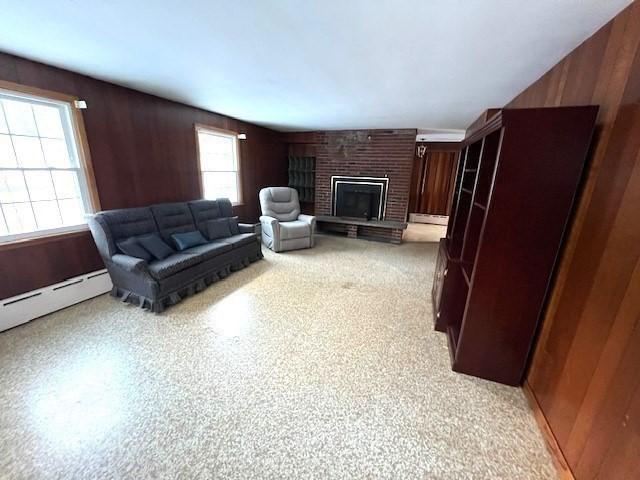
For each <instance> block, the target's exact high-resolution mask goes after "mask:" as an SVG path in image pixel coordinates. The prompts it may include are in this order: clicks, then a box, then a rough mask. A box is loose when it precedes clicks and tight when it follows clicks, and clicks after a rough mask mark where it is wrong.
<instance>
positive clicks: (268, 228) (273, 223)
mask: <svg viewBox="0 0 640 480" xmlns="http://www.w3.org/2000/svg"><path fill="white" fill-rule="evenodd" d="M260 225H262V231H263V232H264V233H266V234H267V235H269V236H270V237H271V238H280V223H279V222H278V219H277V218H273V217H270V216H268V215H262V216H261V217H260Z"/></svg>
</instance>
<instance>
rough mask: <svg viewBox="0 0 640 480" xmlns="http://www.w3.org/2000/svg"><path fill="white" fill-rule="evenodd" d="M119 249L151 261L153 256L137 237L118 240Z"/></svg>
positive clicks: (132, 255) (131, 255) (126, 253)
mask: <svg viewBox="0 0 640 480" xmlns="http://www.w3.org/2000/svg"><path fill="white" fill-rule="evenodd" d="M116 245H117V246H118V250H120V251H121V252H122V253H124V254H125V255H129V256H130V257H136V258H141V259H142V260H145V261H147V262H148V261H149V260H151V259H152V258H153V257H152V256H151V254H150V253H149V252H147V251H146V250H145V249H144V248H143V247H142V246H141V245H140V244H139V243H138V240H136V239H135V237H130V238H127V239H126V240H123V241H121V242H117V243H116Z"/></svg>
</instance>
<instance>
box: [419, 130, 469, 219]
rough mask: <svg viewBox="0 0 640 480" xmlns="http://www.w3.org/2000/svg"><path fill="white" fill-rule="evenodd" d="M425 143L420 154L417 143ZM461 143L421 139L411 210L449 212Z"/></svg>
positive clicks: (447, 213)
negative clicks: (423, 152)
mask: <svg viewBox="0 0 640 480" xmlns="http://www.w3.org/2000/svg"><path fill="white" fill-rule="evenodd" d="M419 146H424V147H426V149H427V150H426V153H425V155H424V156H423V157H422V158H420V157H418V155H417V147H419ZM459 152H460V143H459V142H458V143H436V142H419V143H417V144H416V154H415V156H414V158H413V170H412V173H411V187H410V190H409V213H426V214H430V215H449V211H450V210H451V203H452V200H453V189H454V186H455V176H456V167H457V165H458V155H459Z"/></svg>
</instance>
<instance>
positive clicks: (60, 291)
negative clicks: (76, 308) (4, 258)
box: [0, 270, 112, 332]
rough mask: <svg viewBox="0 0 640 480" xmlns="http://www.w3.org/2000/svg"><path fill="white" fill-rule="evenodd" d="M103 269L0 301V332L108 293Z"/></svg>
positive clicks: (107, 276) (106, 279) (109, 287)
mask: <svg viewBox="0 0 640 480" xmlns="http://www.w3.org/2000/svg"><path fill="white" fill-rule="evenodd" d="M111 287H112V284H111V278H109V274H108V273H107V271H106V270H98V271H95V272H91V273H86V274H84V275H81V276H79V277H74V278H70V279H69V280H66V281H64V282H61V283H57V284H55V285H50V286H48V287H44V288H41V289H39V290H34V291H31V292H27V293H23V294H21V295H16V296H15V297H11V298H5V299H4V300H0V332H1V331H3V330H7V329H9V328H13V327H16V326H18V325H20V324H23V323H26V322H29V321H31V320H33V319H35V318H38V317H41V316H43V315H47V314H48V313H52V312H55V311H56V310H61V309H63V308H66V307H69V306H71V305H74V304H76V303H80V302H83V301H85V300H88V299H90V298H93V297H97V296H98V295H102V294H103V293H107V292H108V291H110V290H111Z"/></svg>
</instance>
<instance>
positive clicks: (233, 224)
mask: <svg viewBox="0 0 640 480" xmlns="http://www.w3.org/2000/svg"><path fill="white" fill-rule="evenodd" d="M227 220H229V230H231V235H238V234H239V233H240V228H239V227H238V217H229V218H228V219H227Z"/></svg>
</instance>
